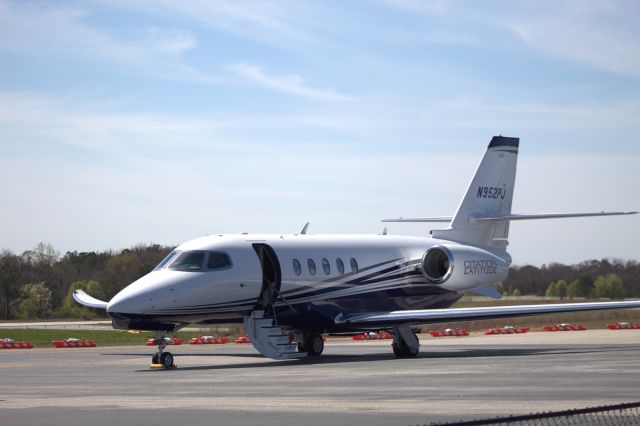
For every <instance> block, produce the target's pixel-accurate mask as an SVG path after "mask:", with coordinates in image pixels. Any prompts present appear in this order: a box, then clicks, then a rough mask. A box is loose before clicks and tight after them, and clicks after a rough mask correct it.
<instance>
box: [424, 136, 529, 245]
mask: <svg viewBox="0 0 640 426" xmlns="http://www.w3.org/2000/svg"><path fill="white" fill-rule="evenodd" d="M519 143H520V139H519V138H508V137H505V136H494V137H493V138H492V139H491V142H490V143H489V147H488V148H487V152H486V153H485V154H484V157H483V158H482V161H481V162H480V165H479V166H478V169H477V170H476V174H475V175H474V176H473V180H471V184H470V185H469V188H468V189H467V192H466V194H465V195H464V198H463V199H462V202H461V203H460V206H459V207H458V210H457V212H456V214H455V216H454V217H453V219H452V220H451V223H450V225H449V228H448V229H442V230H434V231H432V235H433V237H434V238H441V239H446V240H451V241H457V242H460V243H466V244H472V245H475V246H480V247H488V248H495V249H505V248H506V246H507V244H508V241H507V238H508V237H509V221H508V220H497V221H488V222H474V221H473V219H474V218H478V217H497V216H506V215H509V214H510V213H511V202H512V200H513V185H514V183H515V178H516V163H517V159H518V145H519Z"/></svg>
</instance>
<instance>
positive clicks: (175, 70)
mask: <svg viewBox="0 0 640 426" xmlns="http://www.w3.org/2000/svg"><path fill="white" fill-rule="evenodd" d="M90 18H91V14H90V13H89V12H87V11H86V10H84V9H79V8H70V7H68V6H59V5H57V4H47V3H8V2H7V3H0V50H6V51H13V52H19V53H28V54H37V55H49V59H47V60H50V61H54V63H55V62H59V61H60V59H64V60H69V59H71V60H75V63H77V64H80V65H81V66H87V65H88V66H91V65H92V64H98V65H99V66H103V65H106V66H108V67H111V68H112V69H115V70H118V71H125V72H129V73H136V74H143V75H145V76H152V77H161V78H174V79H184V80H195V81H204V82H211V81H213V78H212V77H211V76H210V75H206V74H204V73H202V72H200V71H199V70H197V69H195V68H193V67H191V66H189V65H188V64H186V63H185V61H184V60H183V55H184V54H185V53H187V52H189V51H191V50H193V49H195V48H196V46H197V39H196V38H195V36H194V35H193V34H192V33H190V32H187V31H182V30H176V29H160V28H156V27H151V26H147V27H142V28H136V27H134V28H122V29H120V30H117V31H116V30H114V29H113V28H112V29H105V28H101V27H98V26H95V25H92V24H91V23H90ZM45 57H46V56H45Z"/></svg>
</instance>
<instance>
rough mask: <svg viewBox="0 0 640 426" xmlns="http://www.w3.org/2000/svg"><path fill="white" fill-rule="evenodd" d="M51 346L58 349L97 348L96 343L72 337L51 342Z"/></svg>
mask: <svg viewBox="0 0 640 426" xmlns="http://www.w3.org/2000/svg"><path fill="white" fill-rule="evenodd" d="M51 346H55V347H56V348H95V347H96V342H95V341H93V340H87V339H75V338H73V337H70V338H68V339H64V340H54V341H53V342H51Z"/></svg>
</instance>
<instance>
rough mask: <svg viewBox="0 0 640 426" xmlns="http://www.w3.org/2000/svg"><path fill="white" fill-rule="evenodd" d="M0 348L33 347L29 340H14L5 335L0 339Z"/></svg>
mask: <svg viewBox="0 0 640 426" xmlns="http://www.w3.org/2000/svg"><path fill="white" fill-rule="evenodd" d="M0 349H33V345H32V344H31V342H23V341H22V340H20V341H17V342H16V341H15V340H13V339H9V338H8V337H5V338H4V339H0Z"/></svg>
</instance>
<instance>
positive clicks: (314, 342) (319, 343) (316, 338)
mask: <svg viewBox="0 0 640 426" xmlns="http://www.w3.org/2000/svg"><path fill="white" fill-rule="evenodd" d="M304 350H305V352H307V355H308V356H319V355H320V354H322V351H323V350H324V339H323V338H322V334H318V333H312V334H309V335H308V336H306V337H305V339H304Z"/></svg>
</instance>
